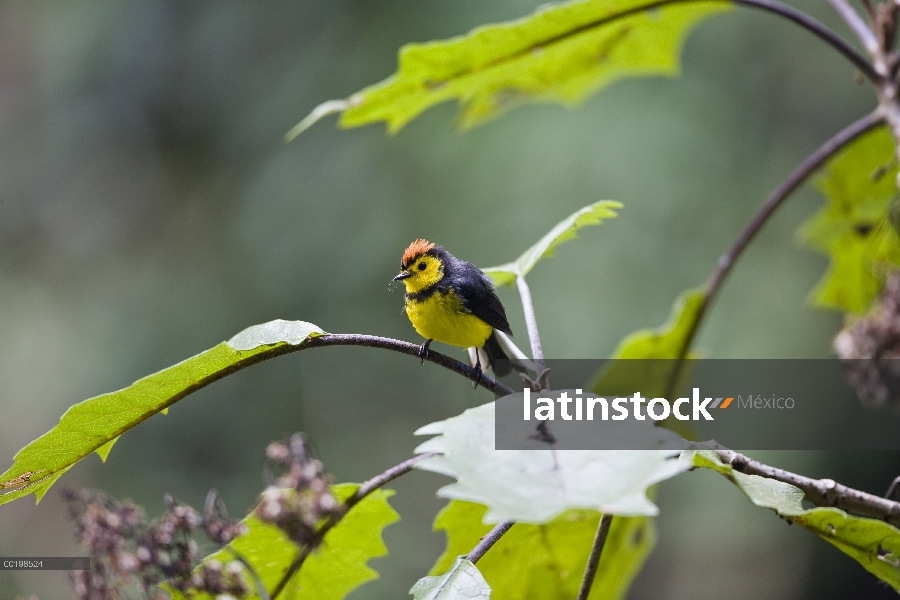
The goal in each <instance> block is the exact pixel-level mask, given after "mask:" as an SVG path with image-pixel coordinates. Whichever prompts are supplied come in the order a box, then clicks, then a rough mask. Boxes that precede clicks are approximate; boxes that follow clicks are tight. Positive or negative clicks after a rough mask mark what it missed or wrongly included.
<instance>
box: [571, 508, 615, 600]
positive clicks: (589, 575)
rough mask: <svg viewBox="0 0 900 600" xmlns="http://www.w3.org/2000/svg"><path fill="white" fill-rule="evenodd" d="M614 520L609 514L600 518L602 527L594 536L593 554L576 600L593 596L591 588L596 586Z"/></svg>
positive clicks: (586, 567)
mask: <svg viewBox="0 0 900 600" xmlns="http://www.w3.org/2000/svg"><path fill="white" fill-rule="evenodd" d="M612 519H613V516H612V515H607V514H604V515H602V516H601V517H600V525H599V526H598V527H597V534H596V535H595V536H594V543H593V545H592V546H591V554H590V556H588V562H587V565H586V566H585V568H584V577H583V578H582V580H581V589H579V590H578V596H577V597H576V599H575V600H587V599H588V596H590V594H591V586H592V585H593V584H594V577H595V576H596V575H597V567H598V566H599V565H600V555H601V554H603V546H604V545H605V544H606V536H607V535H609V526H610V525H611V524H612Z"/></svg>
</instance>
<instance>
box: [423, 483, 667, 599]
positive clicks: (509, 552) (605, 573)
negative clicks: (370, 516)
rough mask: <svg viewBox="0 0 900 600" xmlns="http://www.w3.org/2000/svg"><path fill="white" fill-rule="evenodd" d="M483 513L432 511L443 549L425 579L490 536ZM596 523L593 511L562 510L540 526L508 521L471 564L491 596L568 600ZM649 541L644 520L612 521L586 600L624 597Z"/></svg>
mask: <svg viewBox="0 0 900 600" xmlns="http://www.w3.org/2000/svg"><path fill="white" fill-rule="evenodd" d="M486 511H487V507H486V506H483V505H481V504H474V503H472V502H464V501H461V500H452V501H450V503H449V504H448V505H447V506H446V507H445V508H444V509H443V510H442V511H441V512H440V513H439V514H438V516H437V519H436V520H435V522H434V528H435V530H443V531H446V532H447V550H446V551H445V552H444V554H443V555H442V556H441V557H440V558H439V559H438V561H437V563H436V564H435V565H434V567H433V568H432V570H431V572H432V574H438V573H443V572H445V571H446V570H447V569H448V568H450V567H451V565H452V564H453V562H454V557H456V556H458V555H460V554H466V553H467V552H469V551H471V550H472V548H474V547H475V546H476V545H477V544H478V541H479V540H480V539H481V537H482V536H483V535H485V534H486V533H487V532H488V531H490V529H491V528H490V526H489V525H484V523H483V520H484V515H485V512H486ZM599 522H600V513H598V512H596V511H589V510H570V511H566V512H564V513H563V514H561V515H559V516H558V517H556V518H555V519H553V520H552V521H550V522H549V523H546V524H544V525H530V524H527V523H516V524H515V526H513V527H512V529H510V530H509V531H508V532H507V533H506V534H505V535H504V536H503V537H502V538H500V541H498V542H497V543H496V544H495V545H494V547H493V548H491V549H490V551H488V553H487V554H485V555H484V556H483V557H482V558H481V560H480V561H478V568H479V570H480V571H481V573H482V574H483V575H484V578H485V580H486V581H487V582H488V584H489V585H490V586H491V589H492V590H493V595H492V597H493V599H494V600H548V599H555V598H560V599H563V598H574V597H575V596H576V595H577V594H578V588H579V586H580V585H581V578H582V576H583V575H584V568H585V566H586V565H587V557H588V554H589V552H590V549H591V545H592V543H593V540H594V534H596V532H597V526H598V524H599ZM655 544H656V530H655V526H654V522H653V520H652V519H651V518H648V517H616V518H615V519H613V522H612V526H611V527H610V530H609V535H608V537H607V539H606V545H605V546H604V549H603V556H602V558H601V559H600V564H599V566H598V569H597V576H596V577H595V579H594V585H593V587H592V588H591V595H590V598H591V599H592V600H600V599H604V600H606V599H610V600H611V599H616V598H622V597H624V596H625V593H626V592H627V591H628V588H629V586H630V585H631V582H632V581H633V580H634V578H635V576H637V574H638V572H639V571H640V569H641V566H642V565H643V563H644V560H645V559H646V558H647V556H648V555H649V554H650V551H651V550H652V549H653V546H654V545H655Z"/></svg>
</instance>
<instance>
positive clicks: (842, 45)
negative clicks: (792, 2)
mask: <svg viewBox="0 0 900 600" xmlns="http://www.w3.org/2000/svg"><path fill="white" fill-rule="evenodd" d="M734 3H735V4H742V5H744V6H749V7H751V8H758V9H760V10H764V11H767V12H771V13H773V14H776V15H778V16H780V17H784V18H785V19H788V20H789V21H792V22H794V23H796V24H797V25H799V26H800V27H803V28H804V29H806V30H807V31H809V32H810V33H812V34H813V35H815V36H816V37H818V38H820V39H821V40H822V41H824V42H825V43H826V44H828V45H829V46H831V47H832V48H834V49H835V50H837V51H838V52H840V53H841V54H843V55H844V57H845V58H846V59H847V60H849V61H850V62H852V63H853V64H854V65H855V66H856V68H857V69H859V70H860V72H861V73H862V74H863V75H865V76H866V78H868V79H869V80H870V81H877V80H878V79H879V77H878V73H877V72H876V71H875V67H873V66H872V63H870V62H869V61H868V60H866V58H865V57H864V56H863V55H862V54H860V53H859V52H857V51H856V50H855V49H854V48H853V46H851V45H850V44H848V43H847V42H846V41H844V39H843V38H841V37H840V36H839V35H838V34H836V33H835V32H833V31H831V30H830V29H828V28H827V27H826V26H825V25H822V24H821V23H819V22H818V21H816V20H815V19H813V18H812V17H810V16H809V15H807V14H806V13H804V12H801V11H799V10H797V9H796V8H794V7H792V6H788V5H786V4H782V3H780V2H772V1H769V0H734Z"/></svg>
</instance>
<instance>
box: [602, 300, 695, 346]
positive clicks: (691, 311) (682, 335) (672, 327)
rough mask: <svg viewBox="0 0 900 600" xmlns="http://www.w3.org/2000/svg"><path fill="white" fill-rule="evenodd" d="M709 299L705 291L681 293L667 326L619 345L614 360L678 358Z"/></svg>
mask: <svg viewBox="0 0 900 600" xmlns="http://www.w3.org/2000/svg"><path fill="white" fill-rule="evenodd" d="M705 298H706V290H705V289H704V288H700V287H698V288H693V289H690V290H687V291H685V292H682V293H681V295H679V296H678V298H676V299H675V305H674V306H673V307H672V314H671V316H670V317H669V320H668V321H666V323H665V325H663V326H662V327H658V328H656V329H641V330H640V331H635V332H634V333H632V334H630V335H628V336H627V337H626V338H625V339H623V340H622V341H621V342H619V347H618V348H616V351H615V352H613V356H612V357H613V358H614V359H620V358H624V359H631V358H641V359H649V358H678V357H679V356H680V355H681V353H682V351H683V349H684V346H685V344H686V343H687V342H688V339H687V338H688V336H689V335H690V333H691V330H692V329H693V327H694V324H695V323H696V322H697V319H698V318H699V316H700V309H701V308H702V307H703V301H704V299H705Z"/></svg>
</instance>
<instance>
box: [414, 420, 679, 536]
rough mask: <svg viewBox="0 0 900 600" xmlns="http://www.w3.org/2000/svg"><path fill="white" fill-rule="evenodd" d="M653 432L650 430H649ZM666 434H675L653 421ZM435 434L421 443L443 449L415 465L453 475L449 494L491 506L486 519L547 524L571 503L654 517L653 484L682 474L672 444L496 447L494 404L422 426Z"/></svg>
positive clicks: (426, 447) (446, 493) (657, 432)
mask: <svg viewBox="0 0 900 600" xmlns="http://www.w3.org/2000/svg"><path fill="white" fill-rule="evenodd" d="M651 430H652V431H651ZM648 431H650V432H651V433H650V435H653V434H655V435H658V436H660V437H661V438H663V437H665V436H671V435H672V433H671V432H669V431H666V430H663V429H661V428H658V427H652V426H649V427H648ZM416 434H417V435H437V436H438V437H435V438H432V439H430V440H428V441H427V442H425V443H423V444H421V445H420V446H419V447H418V448H416V452H417V453H424V452H432V451H434V452H440V453H441V455H440V456H435V457H433V458H429V459H426V460H423V461H421V462H419V463H417V464H416V468H420V469H424V470H427V471H434V472H436V473H442V474H444V475H448V476H450V477H453V478H455V479H456V480H457V481H456V483H452V484H450V485H447V486H445V487H443V488H441V489H440V490H439V491H438V495H439V496H441V497H444V498H453V499H457V500H466V501H469V502H476V503H479V504H484V505H486V506H488V507H489V510H488V512H487V514H486V515H485V520H486V521H487V522H492V523H496V522H498V521H500V520H504V519H509V520H514V521H522V522H527V523H546V522H547V521H550V520H551V519H553V518H554V517H556V516H557V515H559V514H560V513H562V512H563V511H565V510H569V509H593V510H597V511H600V512H604V513H610V514H620V515H628V516H637V515H655V514H657V512H658V509H657V507H656V505H655V504H653V503H652V502H651V501H650V500H649V499H647V488H649V487H650V486H651V485H653V484H654V483H657V482H659V481H663V480H665V479H668V478H670V477H674V476H675V475H677V474H679V473H681V472H683V471H684V470H685V469H686V468H687V466H686V465H685V464H684V463H681V462H679V461H677V460H671V458H672V457H673V455H677V452H673V451H671V450H567V451H554V450H503V451H498V450H495V449H494V403H493V402H492V403H489V404H485V405H483V406H479V407H477V408H471V409H469V410H467V411H465V412H464V413H463V414H461V415H459V416H457V417H452V418H450V419H446V420H444V421H440V422H437V423H432V424H430V425H427V426H425V427H422V428H421V429H419V430H418V431H417V432H416Z"/></svg>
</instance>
